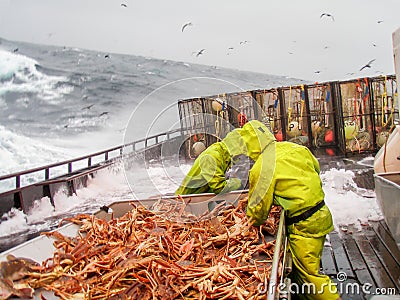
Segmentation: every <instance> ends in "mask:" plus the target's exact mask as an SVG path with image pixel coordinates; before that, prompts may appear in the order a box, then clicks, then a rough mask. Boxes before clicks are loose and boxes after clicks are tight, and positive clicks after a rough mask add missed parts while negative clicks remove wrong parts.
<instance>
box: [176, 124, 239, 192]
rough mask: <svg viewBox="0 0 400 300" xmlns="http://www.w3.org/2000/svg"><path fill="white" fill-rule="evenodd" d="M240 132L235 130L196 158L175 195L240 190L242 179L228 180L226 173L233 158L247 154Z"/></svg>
mask: <svg viewBox="0 0 400 300" xmlns="http://www.w3.org/2000/svg"><path fill="white" fill-rule="evenodd" d="M240 130H241V129H240V128H237V129H234V130H233V131H231V132H229V133H228V134H227V135H226V137H225V138H224V139H223V140H222V141H221V142H217V143H214V144H212V145H210V146H209V147H208V148H207V149H205V150H204V151H203V152H202V153H201V154H200V155H199V156H198V157H197V158H196V160H195V162H194V164H193V166H192V168H191V169H190V171H189V172H188V174H187V175H186V177H185V178H184V179H183V181H182V184H181V185H180V186H179V188H178V189H177V190H176V191H175V194H176V195H187V194H200V193H216V194H219V193H226V192H230V191H233V190H237V189H240V188H241V181H240V179H238V178H230V179H228V180H227V179H226V177H225V173H226V172H227V171H228V169H229V168H230V167H231V165H232V158H234V157H235V156H237V155H240V154H242V153H244V152H245V148H244V143H243V140H242V139H241V136H240Z"/></svg>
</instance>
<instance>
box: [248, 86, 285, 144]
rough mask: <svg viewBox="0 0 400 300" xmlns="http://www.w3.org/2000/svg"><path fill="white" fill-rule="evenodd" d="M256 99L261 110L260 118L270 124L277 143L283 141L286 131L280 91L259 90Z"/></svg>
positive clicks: (255, 94) (255, 93)
mask: <svg viewBox="0 0 400 300" xmlns="http://www.w3.org/2000/svg"><path fill="white" fill-rule="evenodd" d="M254 98H255V99H256V101H257V104H258V107H259V109H260V112H259V118H260V119H261V121H262V122H263V123H266V124H269V126H270V128H271V131H272V133H273V134H274V135H275V138H276V140H277V141H283V140H284V134H283V132H284V130H283V129H282V123H283V114H282V109H281V106H282V105H281V103H282V101H281V99H280V98H279V94H278V90H276V89H270V90H258V91H255V92H254Z"/></svg>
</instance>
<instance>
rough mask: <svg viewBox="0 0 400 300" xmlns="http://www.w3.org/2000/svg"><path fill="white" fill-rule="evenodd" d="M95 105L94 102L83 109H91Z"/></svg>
mask: <svg viewBox="0 0 400 300" xmlns="http://www.w3.org/2000/svg"><path fill="white" fill-rule="evenodd" d="M93 105H94V103H93V104H90V105H88V106H85V107H84V108H82V110H84V109H91V108H92V107H93Z"/></svg>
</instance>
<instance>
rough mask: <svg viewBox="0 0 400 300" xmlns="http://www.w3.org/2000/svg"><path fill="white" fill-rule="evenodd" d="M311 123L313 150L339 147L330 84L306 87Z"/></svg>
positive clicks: (332, 93) (332, 92)
mask: <svg viewBox="0 0 400 300" xmlns="http://www.w3.org/2000/svg"><path fill="white" fill-rule="evenodd" d="M305 90H306V93H307V97H308V105H309V111H310V114H309V116H310V122H311V136H312V141H311V146H312V148H320V147H333V146H335V147H336V146H337V130H336V128H337V124H336V118H335V103H334V101H333V98H334V91H333V89H332V88H331V84H330V83H321V84H314V85H308V86H305Z"/></svg>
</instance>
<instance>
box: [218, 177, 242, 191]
mask: <svg viewBox="0 0 400 300" xmlns="http://www.w3.org/2000/svg"><path fill="white" fill-rule="evenodd" d="M241 189H243V186H242V181H241V180H240V179H239V178H229V179H228V180H227V181H226V185H225V187H224V189H223V190H222V191H221V194H222V193H228V192H231V191H235V190H241Z"/></svg>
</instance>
